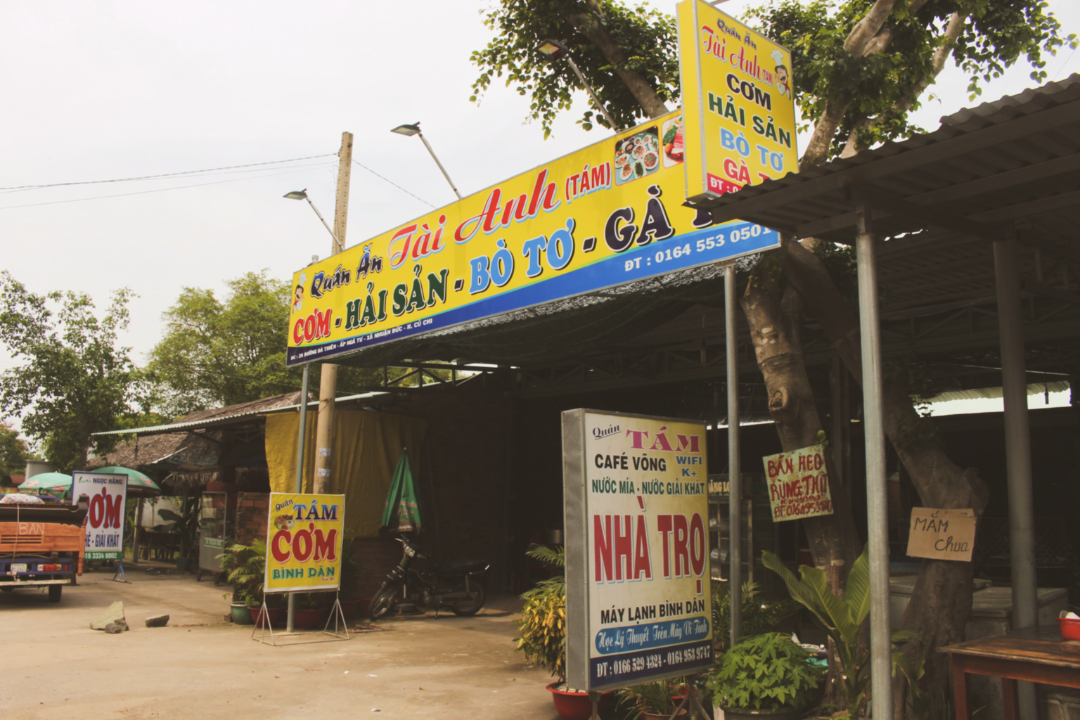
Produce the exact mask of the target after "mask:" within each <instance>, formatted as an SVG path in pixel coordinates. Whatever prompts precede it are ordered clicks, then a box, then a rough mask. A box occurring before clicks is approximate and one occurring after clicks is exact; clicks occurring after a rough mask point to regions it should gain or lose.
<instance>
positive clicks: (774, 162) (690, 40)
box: [676, 0, 799, 202]
mask: <svg viewBox="0 0 1080 720" xmlns="http://www.w3.org/2000/svg"><path fill="white" fill-rule="evenodd" d="M676 16H677V18H678V23H679V75H680V81H681V83H680V84H681V86H682V98H683V112H684V114H685V120H686V124H685V135H686V165H685V167H686V198H687V199H688V200H689V201H691V202H697V201H700V200H702V199H706V198H710V197H717V196H719V195H723V194H725V193H729V192H735V191H737V190H739V189H741V188H742V187H744V186H746V185H757V184H758V183H760V182H763V181H764V180H768V179H771V178H780V177H783V176H784V175H787V174H788V173H790V172H798V169H799V168H798V165H799V154H798V150H797V148H796V144H795V99H794V95H793V93H792V92H791V87H792V80H791V53H790V52H789V51H788V50H787V49H786V48H783V47H781V46H780V45H777V44H776V43H774V42H772V41H771V40H769V39H768V38H766V37H764V36H763V35H761V34H760V33H758V32H756V31H754V30H751V29H750V28H748V27H747V26H746V25H743V24H742V23H740V22H739V21H738V20H736V19H734V18H732V17H729V16H728V15H726V14H724V13H723V12H721V11H720V10H718V9H717V8H715V7H714V6H712V5H710V4H709V3H706V2H702V0H683V1H682V2H680V3H679V4H678V6H677V7H676Z"/></svg>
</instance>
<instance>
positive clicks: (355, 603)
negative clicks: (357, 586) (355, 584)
mask: <svg viewBox="0 0 1080 720" xmlns="http://www.w3.org/2000/svg"><path fill="white" fill-rule="evenodd" d="M362 602H363V600H361V599H360V598H356V599H355V600H342V601H341V613H342V614H343V615H344V616H345V620H352V619H353V618H354V617H356V615H357V613H359V612H360V603H362Z"/></svg>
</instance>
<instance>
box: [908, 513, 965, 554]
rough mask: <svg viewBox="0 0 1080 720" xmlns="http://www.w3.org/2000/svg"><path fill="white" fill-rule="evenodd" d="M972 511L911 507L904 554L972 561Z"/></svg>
mask: <svg viewBox="0 0 1080 720" xmlns="http://www.w3.org/2000/svg"><path fill="white" fill-rule="evenodd" d="M974 546H975V511H974V510H969V509H963V510H939V509H936V508H921V507H917V508H912V509H911V530H910V532H909V533H908V546H907V554H908V555H909V556H910V557H921V558H930V559H932V560H961V561H963V562H971V551H972V550H973V549H974Z"/></svg>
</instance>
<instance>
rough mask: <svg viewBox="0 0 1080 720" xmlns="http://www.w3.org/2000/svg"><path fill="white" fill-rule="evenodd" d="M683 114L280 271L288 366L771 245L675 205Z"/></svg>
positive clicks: (770, 233) (748, 229)
mask: <svg viewBox="0 0 1080 720" xmlns="http://www.w3.org/2000/svg"><path fill="white" fill-rule="evenodd" d="M683 159H684V137H683V122H682V114H681V113H679V112H675V113H671V114H669V115H665V116H663V117H661V118H658V119H656V120H651V121H649V122H646V123H643V124H641V125H639V126H637V127H635V128H633V129H630V130H627V131H625V132H621V133H619V134H617V135H615V136H614V137H611V138H608V139H606V140H602V141H600V142H598V143H596V144H594V145H590V146H588V147H586V148H583V149H582V150H579V151H577V152H574V153H571V154H570V155H566V156H565V157H562V158H560V159H558V160H554V161H552V162H550V163H547V164H545V165H542V166H540V167H537V168H534V169H533V170H530V171H528V172H525V173H522V174H520V175H518V176H516V177H512V178H510V179H509V180H506V181H505V182H502V183H499V184H498V185H496V186H494V187H491V188H488V189H487V190H483V191H481V192H478V193H475V194H473V195H469V196H467V197H465V198H463V199H462V200H459V201H458V202H455V203H453V204H452V205H448V206H447V207H444V208H442V209H439V210H435V211H432V212H430V213H428V214H426V215H422V216H420V217H418V218H416V219H415V220H412V221H410V222H407V223H405V224H403V225H400V226H398V227H395V228H393V229H391V230H389V231H387V232H385V233H382V234H381V235H377V236H376V237H374V238H372V239H371V240H368V241H365V242H362V243H360V244H359V245H355V246H353V247H351V248H348V249H346V250H345V251H343V252H341V253H338V254H337V255H334V256H331V257H329V258H327V259H325V260H322V261H319V262H317V263H315V264H313V265H311V266H309V267H307V268H305V269H304V270H302V271H300V272H297V273H296V274H295V275H294V276H293V282H292V299H291V302H290V307H291V314H290V317H289V331H288V351H287V355H286V363H287V364H288V365H298V364H302V363H306V362H311V361H315V360H326V359H329V358H331V357H334V356H337V355H342V354H347V353H351V352H355V351H357V350H362V349H364V348H368V347H372V346H374V345H378V344H380V343H385V342H390V341H393V340H399V339H401V338H406V337H410V336H415V335H418V334H422V333H426V332H431V331H434V330H441V329H443V328H448V327H452V326H455V325H459V324H461V323H465V322H469V321H472V320H478V319H481V318H486V317H491V316H493V315H498V314H501V313H505V312H509V311H512V310H518V309H522V308H527V307H532V306H534V305H539V304H541V303H546V302H551V301H553V300H558V299H561V298H568V297H574V296H577V295H582V294H585V293H589V292H595V291H597V290H602V289H605V288H610V287H615V286H618V285H624V284H626V283H630V282H634V281H637V280H642V279H645V278H650V277H654V276H657V275H662V274H665V273H670V272H675V271H678V270H684V269H687V268H693V267H698V266H702V265H708V264H712V263H716V262H719V261H723V260H730V259H732V258H736V257H739V256H742V255H748V254H752V253H756V252H760V251H761V250H766V249H769V248H774V247H778V246H779V242H780V238H779V234H778V233H777V232H776V231H774V230H769V229H766V228H763V227H760V226H758V225H753V224H750V223H744V222H741V221H736V222H732V223H726V224H724V225H716V226H714V225H713V222H712V216H711V215H710V214H709V213H708V212H706V211H704V210H696V209H694V208H691V207H687V206H684V204H683V202H684V199H685V197H686V188H685V183H686V178H685V176H684V173H683V167H682V165H683Z"/></svg>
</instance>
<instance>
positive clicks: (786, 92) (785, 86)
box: [769, 50, 791, 100]
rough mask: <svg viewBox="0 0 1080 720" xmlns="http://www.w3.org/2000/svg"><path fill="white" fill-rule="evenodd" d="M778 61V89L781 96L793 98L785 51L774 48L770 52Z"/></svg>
mask: <svg viewBox="0 0 1080 720" xmlns="http://www.w3.org/2000/svg"><path fill="white" fill-rule="evenodd" d="M769 54H770V56H771V57H772V59H773V62H775V63H776V91H777V92H778V93H780V95H781V96H783V97H786V98H787V99H788V100H790V99H791V77H790V75H789V74H788V69H787V66H786V65H784V53H782V52H780V51H779V50H773V51H772V52H771V53H769Z"/></svg>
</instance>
